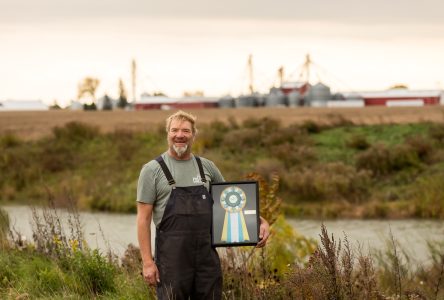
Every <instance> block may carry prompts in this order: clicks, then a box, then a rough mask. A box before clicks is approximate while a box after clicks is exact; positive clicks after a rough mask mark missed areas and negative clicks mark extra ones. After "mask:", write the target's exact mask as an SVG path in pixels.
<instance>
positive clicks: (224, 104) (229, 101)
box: [218, 96, 235, 108]
mask: <svg viewBox="0 0 444 300" xmlns="http://www.w3.org/2000/svg"><path fill="white" fill-rule="evenodd" d="M218 104H219V107H220V108H233V107H234V106H235V101H234V98H233V97H231V96H224V97H222V98H220V99H219V101H218Z"/></svg>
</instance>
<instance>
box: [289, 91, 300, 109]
mask: <svg viewBox="0 0 444 300" xmlns="http://www.w3.org/2000/svg"><path fill="white" fill-rule="evenodd" d="M300 102H301V93H299V92H298V91H296V90H295V91H292V92H290V94H288V106H290V107H295V106H299V104H300Z"/></svg>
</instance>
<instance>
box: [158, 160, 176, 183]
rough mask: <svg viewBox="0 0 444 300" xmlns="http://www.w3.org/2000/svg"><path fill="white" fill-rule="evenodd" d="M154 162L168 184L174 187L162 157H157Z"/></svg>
mask: <svg viewBox="0 0 444 300" xmlns="http://www.w3.org/2000/svg"><path fill="white" fill-rule="evenodd" d="M156 161H157V162H158V163H159V165H160V167H161V168H162V171H163V174H165V177H166V179H167V180H168V184H169V185H175V184H176V182H175V181H174V179H173V176H172V175H171V172H170V170H168V167H167V165H166V163H165V161H164V160H163V158H162V156H159V157H157V158H156Z"/></svg>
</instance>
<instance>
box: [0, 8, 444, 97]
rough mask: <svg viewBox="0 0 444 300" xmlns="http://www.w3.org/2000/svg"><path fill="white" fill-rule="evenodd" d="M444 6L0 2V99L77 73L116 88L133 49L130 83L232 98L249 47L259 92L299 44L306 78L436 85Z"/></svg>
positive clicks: (296, 62) (373, 85) (29, 93)
mask: <svg viewBox="0 0 444 300" xmlns="http://www.w3.org/2000/svg"><path fill="white" fill-rule="evenodd" d="M443 11H444V1H437V0H424V1H411V0H410V1H409V0H405V1H399V0H391V1H383V0H374V1H358V0H354V1H352V0H341V1H325V0H324V1H321V0H311V1H307V0H302V1H284V0H275V1H269V0H268V1H264V0H255V1H253V0H248V1H245V0H244V1H242V0H238V1H234V0H228V1H218V2H216V1H203V0H191V1H178V0H174V1H148V0H125V1H123V0H95V1H90V0H89V1H86V0H76V1H69V0H33V1H29V0H27V1H24V0H14V1H12V0H0V45H1V47H0V66H1V68H0V84H1V86H0V100H1V99H7V98H11V99H42V100H44V101H46V102H51V101H53V100H54V99H57V100H58V101H60V102H63V103H67V102H68V101H69V100H72V99H75V97H76V89H77V84H78V82H79V81H80V80H81V79H82V78H84V77H85V76H95V77H98V78H99V79H100V80H101V84H100V88H99V92H98V94H99V96H100V94H103V93H108V94H110V95H111V96H116V93H117V82H118V79H119V78H122V79H123V80H124V81H125V84H126V86H127V89H128V90H129V87H130V63H131V60H132V59H133V58H134V59H136V61H137V65H138V83H137V89H138V93H141V92H143V91H147V92H153V91H155V90H162V91H164V92H166V93H168V94H169V95H171V96H180V94H181V93H182V92H183V91H184V90H203V91H205V93H206V94H207V95H214V96H220V95H222V94H227V93H230V94H233V95H234V96H235V95H236V94H239V93H242V92H244V91H245V87H246V86H247V84H246V82H245V80H246V78H245V77H246V72H245V65H246V61H247V57H248V55H249V54H253V57H254V66H255V85H256V86H257V88H258V90H260V91H262V92H266V90H267V89H268V88H269V87H270V86H271V85H272V84H273V83H275V81H276V72H277V69H278V68H279V67H280V66H281V65H283V66H284V67H285V70H286V74H287V76H288V77H289V80H293V79H295V78H294V77H295V74H298V73H299V71H300V66H301V64H302V63H303V60H304V56H305V54H306V53H310V54H311V56H312V58H313V60H314V61H315V62H316V64H317V66H318V68H317V71H316V72H313V76H314V78H313V80H321V81H323V82H325V83H327V84H329V85H331V86H332V88H334V89H337V90H345V89H348V90H363V89H366V90H368V89H385V88H387V87H389V86H391V85H393V84H399V83H404V84H407V85H409V86H410V87H411V88H418V89H419V88H420V89H425V88H428V89H434V88H439V87H441V85H442V84H443V83H444V76H443V72H442V69H443V67H444V58H443V55H442V53H444V21H443V19H444V18H443V17H442V14H443ZM290 75H293V78H290ZM296 77H297V76H296Z"/></svg>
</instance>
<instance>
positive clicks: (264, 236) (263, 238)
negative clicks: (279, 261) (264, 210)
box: [256, 217, 270, 248]
mask: <svg viewBox="0 0 444 300" xmlns="http://www.w3.org/2000/svg"><path fill="white" fill-rule="evenodd" d="M260 219H261V225H260V227H259V243H257V245H256V247H257V248H262V247H264V246H265V244H266V243H267V240H268V237H269V236H270V225H269V224H268V222H267V220H265V219H264V218H262V217H260Z"/></svg>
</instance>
